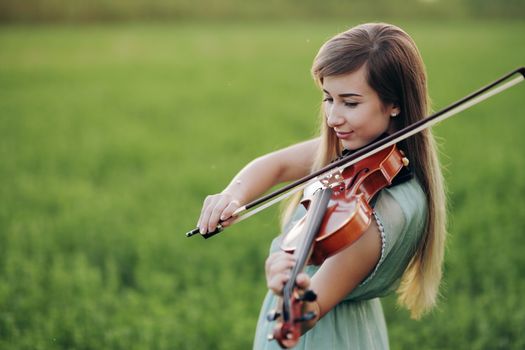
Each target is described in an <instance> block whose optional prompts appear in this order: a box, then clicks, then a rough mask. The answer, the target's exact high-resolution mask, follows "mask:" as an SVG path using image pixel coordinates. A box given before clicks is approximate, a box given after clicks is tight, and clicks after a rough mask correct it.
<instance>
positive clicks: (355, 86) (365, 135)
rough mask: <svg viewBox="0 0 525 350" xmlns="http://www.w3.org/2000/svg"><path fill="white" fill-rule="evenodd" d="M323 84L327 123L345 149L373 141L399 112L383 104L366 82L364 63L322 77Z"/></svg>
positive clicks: (391, 106)
mask: <svg viewBox="0 0 525 350" xmlns="http://www.w3.org/2000/svg"><path fill="white" fill-rule="evenodd" d="M322 88H323V92H324V98H323V103H324V111H325V116H326V123H327V125H328V126H329V127H330V128H332V129H333V131H334V132H335V134H336V135H337V137H338V138H339V140H340V141H341V143H342V145H343V147H344V148H346V149H348V150H355V149H358V148H360V147H363V146H366V145H367V144H369V143H370V142H372V141H374V140H375V139H376V138H378V137H379V136H380V135H381V134H383V133H384V132H386V131H387V130H389V128H390V127H391V125H390V121H391V118H392V115H394V114H395V115H397V114H399V108H398V107H396V106H394V105H393V104H391V105H387V106H385V105H383V103H382V102H381V100H380V99H379V96H378V95H377V93H376V92H375V91H374V90H373V89H372V88H371V87H370V86H368V83H367V82H366V74H365V67H364V66H363V67H361V68H360V69H358V70H357V71H355V72H352V73H348V74H343V75H336V76H327V77H324V78H323V84H322ZM390 131H391V130H390Z"/></svg>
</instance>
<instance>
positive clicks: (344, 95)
mask: <svg viewBox="0 0 525 350" xmlns="http://www.w3.org/2000/svg"><path fill="white" fill-rule="evenodd" d="M323 91H324V93H325V94H327V95H330V93H329V92H328V91H326V90H325V89H323ZM354 96H358V97H363V96H362V95H359V94H354V93H350V92H349V93H346V94H339V97H354Z"/></svg>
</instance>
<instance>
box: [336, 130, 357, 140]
mask: <svg viewBox="0 0 525 350" xmlns="http://www.w3.org/2000/svg"><path fill="white" fill-rule="evenodd" d="M352 133H353V131H336V132H335V134H336V135H337V137H338V138H340V139H345V138H347V137H348V136H350V135H351V134H352Z"/></svg>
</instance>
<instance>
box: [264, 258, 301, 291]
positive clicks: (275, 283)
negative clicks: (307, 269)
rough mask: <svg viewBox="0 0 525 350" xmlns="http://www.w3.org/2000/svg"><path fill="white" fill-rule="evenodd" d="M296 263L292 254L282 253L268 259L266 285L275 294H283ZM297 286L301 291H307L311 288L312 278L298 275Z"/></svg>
mask: <svg viewBox="0 0 525 350" xmlns="http://www.w3.org/2000/svg"><path fill="white" fill-rule="evenodd" d="M295 261H296V259H295V257H294V256H293V255H292V254H289V253H285V252H281V251H280V252H276V253H273V254H271V255H270V256H269V257H268V258H267V259H266V264H265V272H266V284H267V286H268V289H270V290H271V291H272V292H273V293H274V294H276V295H279V296H280V295H282V294H283V287H284V285H285V284H286V282H288V280H289V279H290V273H291V271H292V268H293V267H294V265H295ZM295 284H296V286H297V287H298V288H300V289H307V288H308V287H309V286H310V277H309V276H308V275H307V274H305V273H300V274H298V275H297V278H296V280H295Z"/></svg>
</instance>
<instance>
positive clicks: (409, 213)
mask: <svg viewBox="0 0 525 350" xmlns="http://www.w3.org/2000/svg"><path fill="white" fill-rule="evenodd" d="M427 207H428V203H427V196H426V194H425V192H424V190H423V187H422V186H421V184H420V182H419V181H418V180H417V179H416V178H412V179H410V180H408V181H405V182H403V183H401V184H399V185H396V186H393V187H389V188H385V189H383V190H382V191H381V192H380V193H379V195H378V198H377V200H376V202H375V206H374V210H375V211H376V213H377V215H378V216H379V219H380V220H381V222H383V223H388V222H390V223H391V224H392V225H395V226H396V228H397V230H400V231H405V230H406V229H408V228H409V227H410V226H414V225H415V226H417V227H419V228H420V227H421V224H422V223H423V224H424V223H425V221H426V217H427Z"/></svg>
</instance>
